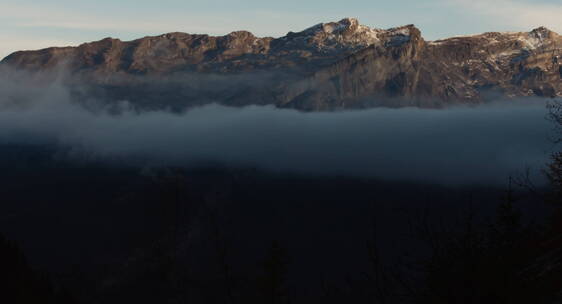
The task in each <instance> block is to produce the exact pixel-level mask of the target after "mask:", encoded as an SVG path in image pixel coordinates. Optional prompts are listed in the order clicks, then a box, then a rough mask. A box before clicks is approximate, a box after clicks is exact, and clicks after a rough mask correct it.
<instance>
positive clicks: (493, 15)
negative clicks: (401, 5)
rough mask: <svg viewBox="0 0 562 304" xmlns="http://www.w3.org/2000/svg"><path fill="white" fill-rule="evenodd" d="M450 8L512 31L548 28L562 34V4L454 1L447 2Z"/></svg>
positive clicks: (473, 0)
mask: <svg viewBox="0 0 562 304" xmlns="http://www.w3.org/2000/svg"><path fill="white" fill-rule="evenodd" d="M444 4H446V5H448V6H453V7H456V8H457V9H462V10H464V11H465V12H466V13H468V14H475V15H478V16H480V17H482V18H484V19H488V20H490V21H491V22H492V23H493V24H498V25H499V26H502V27H507V28H510V29H512V30H530V29H533V28H536V27H539V26H546V27H548V28H549V29H551V30H553V31H557V32H559V33H562V3H560V4H554V3H544V2H543V3H540V2H536V1H516V0H494V1H489V0H454V1H449V0H448V1H445V2H444Z"/></svg>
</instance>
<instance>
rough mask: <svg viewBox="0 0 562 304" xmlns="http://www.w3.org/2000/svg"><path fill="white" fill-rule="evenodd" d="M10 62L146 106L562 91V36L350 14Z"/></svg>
mask: <svg viewBox="0 0 562 304" xmlns="http://www.w3.org/2000/svg"><path fill="white" fill-rule="evenodd" d="M0 68H3V69H18V70H24V71H27V72H30V73H33V74H37V75H53V74H52V73H56V75H57V78H60V79H62V80H63V82H64V83H65V84H66V85H67V86H68V87H69V88H71V92H72V94H73V96H75V97H76V98H84V97H86V96H87V97H88V98H92V97H94V98H100V99H103V100H109V101H118V100H127V101H129V102H130V103H131V104H133V105H135V106H137V107H139V108H143V109H158V108H171V109H182V108H185V107H189V106H194V105H200V104H205V103H211V102H218V103H221V104H226V105H233V106H241V105H249V104H273V105H275V106H277V107H289V108H296V109H299V110H305V111H319V110H334V109H342V108H344V109H345V108H365V107H372V106H390V107H399V106H418V107H443V106H447V105H451V104H477V103H482V102H486V101H487V100H490V99H492V98H497V97H498V96H501V97H505V98H514V97H521V96H540V97H557V96H562V36H560V35H559V34H557V33H555V32H553V31H551V30H549V29H547V28H545V27H539V28H536V29H533V30H531V31H529V32H502V33H499V32H489V33H484V34H478V35H470V36H458V37H452V38H448V39H442V40H436V41H426V40H425V39H424V38H423V37H422V35H421V32H420V30H419V29H418V28H416V27H415V26H414V25H406V26H401V27H396V28H390V29H377V28H370V27H368V26H365V25H361V24H360V23H359V22H358V20H357V19H353V18H345V19H342V20H340V21H338V22H329V23H321V24H317V25H315V26H312V27H310V28H307V29H305V30H303V31H301V32H296V33H295V32H289V33H288V34H287V35H285V36H283V37H280V38H272V37H265V38H260V37H256V36H254V35H253V34H252V33H250V32H247V31H236V32H232V33H230V34H228V35H225V36H218V37H215V36H209V35H199V34H197V35H195V34H187V33H180V32H175V33H168V34H163V35H160V36H151V37H144V38H141V39H137V40H133V41H121V40H119V39H112V38H106V39H103V40H100V41H96V42H91V43H84V44H82V45H79V46H77V47H52V48H47V49H42V50H36V51H18V52H15V53H13V54H11V55H9V56H7V57H6V58H4V59H3V60H2V61H1V62H0ZM50 77H54V76H50Z"/></svg>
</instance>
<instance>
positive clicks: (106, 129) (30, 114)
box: [0, 76, 553, 185]
mask: <svg viewBox="0 0 562 304" xmlns="http://www.w3.org/2000/svg"><path fill="white" fill-rule="evenodd" d="M88 102H89V103H90V106H89V107H84V106H83V105H82V104H80V103H77V102H76V101H74V100H72V98H71V97H70V93H69V92H68V91H67V90H66V89H65V87H64V85H62V84H60V83H58V82H56V81H55V82H54V83H53V84H50V85H42V86H40V87H37V86H35V85H31V84H29V83H26V82H25V81H21V77H16V76H14V77H12V78H8V79H3V81H2V82H1V84H0V144H5V145H6V144H8V145H9V144H56V145H59V146H60V147H64V148H65V150H64V151H67V152H68V151H69V154H68V156H69V157H73V158H76V157H85V158H88V159H94V160H96V161H99V160H107V161H118V162H120V163H122V162H123V161H127V160H131V161H133V160H134V161H141V162H142V164H143V165H147V166H151V165H154V166H176V165H181V166H198V165H201V164H205V163H208V162H212V163H220V164H223V165H228V166H251V167H258V168H263V169H267V170H274V171H283V172H285V171H286V172H295V173H309V174H320V175H324V174H326V175H351V176H365V177H373V178H379V179H385V180H408V181H423V182H434V183H442V184H450V185H458V184H495V185H504V184H505V183H506V181H507V178H508V176H509V175H517V174H521V173H522V172H524V171H525V170H526V168H527V167H529V168H531V169H533V170H534V172H535V173H536V174H537V178H538V179H539V180H540V177H538V175H540V170H541V169H542V167H544V164H545V163H546V162H547V161H548V157H549V154H550V152H551V151H552V149H553V144H552V143H551V140H550V135H551V130H552V127H553V126H552V124H551V123H550V122H549V121H548V120H546V119H545V117H546V114H547V109H546V103H547V102H546V101H545V100H539V99H521V100H517V101H514V100H498V101H497V102H494V103H490V104H486V105H481V106H477V107H460V106H459V107H452V108H448V109H440V110H428V109H417V108H402V109H388V108H375V109H370V110H361V111H342V112H320V113H303V112H299V111H295V110H289V109H278V108H275V107H273V106H247V107H243V108H234V107H225V106H219V105H216V104H211V105H206V106H202V107H197V108H192V109H190V110H188V111H185V112H184V113H181V114H178V113H173V112H170V111H151V112H138V111H135V110H134V109H133V108H132V107H130V106H129V103H128V102H125V101H124V102H122V103H119V104H118V105H112V106H111V107H110V108H109V107H101V106H100V107H97V108H95V109H93V108H92V106H91V104H92V101H91V100H90V101H88ZM131 102H133V101H131ZM94 104H96V102H94ZM99 104H103V103H102V102H100V103H99ZM86 108H88V109H86ZM116 109H117V110H116ZM115 113H118V114H115Z"/></svg>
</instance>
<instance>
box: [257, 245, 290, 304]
mask: <svg viewBox="0 0 562 304" xmlns="http://www.w3.org/2000/svg"><path fill="white" fill-rule="evenodd" d="M288 264H289V259H288V255H287V252H286V251H285V249H284V248H283V247H281V245H280V244H279V242H277V241H274V242H273V243H272V244H271V247H270V248H269V251H268V253H267V256H266V258H265V260H264V261H263V265H262V266H263V272H264V273H263V275H262V276H261V277H260V278H259V279H258V284H259V290H260V294H261V296H262V297H261V301H260V302H261V303H264V304H265V303H271V304H286V303H289V291H288V286H287V268H288Z"/></svg>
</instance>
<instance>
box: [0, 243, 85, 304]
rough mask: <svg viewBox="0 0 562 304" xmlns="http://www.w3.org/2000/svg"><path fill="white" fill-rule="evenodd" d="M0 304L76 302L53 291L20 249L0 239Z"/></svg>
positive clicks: (63, 292) (43, 276)
mask: <svg viewBox="0 0 562 304" xmlns="http://www.w3.org/2000/svg"><path fill="white" fill-rule="evenodd" d="M0 303H13V304H20V303H22V304H27V303H30V304H31V303H32V304H43V303H45V304H51V303H52V304H70V303H75V302H74V300H73V298H72V297H71V296H70V294H69V293H68V292H67V291H66V290H62V289H61V288H58V289H56V288H55V287H54V286H53V284H52V283H51V280H50V279H49V277H48V276H47V275H46V274H43V273H40V272H37V271H35V270H33V269H32V268H31V267H30V266H29V264H28V262H27V259H26V257H25V255H24V253H23V252H22V251H21V249H20V248H19V247H18V246H17V245H16V244H15V243H14V242H11V241H9V240H7V239H6V238H5V237H3V236H2V235H0Z"/></svg>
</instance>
